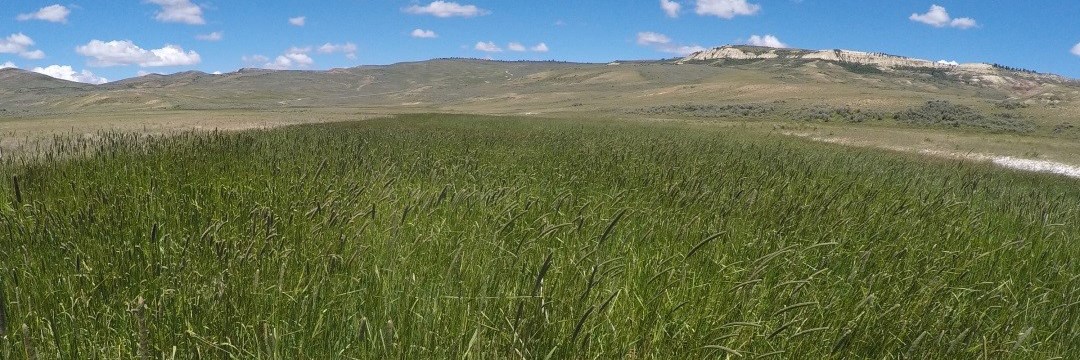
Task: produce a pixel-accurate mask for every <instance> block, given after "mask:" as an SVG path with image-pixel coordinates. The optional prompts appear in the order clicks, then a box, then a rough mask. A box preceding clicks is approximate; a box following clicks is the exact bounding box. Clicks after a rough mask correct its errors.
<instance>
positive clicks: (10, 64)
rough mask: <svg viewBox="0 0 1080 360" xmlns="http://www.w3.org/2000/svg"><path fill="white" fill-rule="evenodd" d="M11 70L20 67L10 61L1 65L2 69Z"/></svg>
mask: <svg viewBox="0 0 1080 360" xmlns="http://www.w3.org/2000/svg"><path fill="white" fill-rule="evenodd" d="M9 68H15V69H18V68H19V67H18V66H15V63H13V62H10V61H8V62H6V63H3V64H0V69H9Z"/></svg>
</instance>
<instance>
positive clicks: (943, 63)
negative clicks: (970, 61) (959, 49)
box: [937, 60, 960, 66]
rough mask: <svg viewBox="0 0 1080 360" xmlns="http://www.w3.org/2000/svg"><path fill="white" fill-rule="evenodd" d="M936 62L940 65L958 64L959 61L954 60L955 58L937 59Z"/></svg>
mask: <svg viewBox="0 0 1080 360" xmlns="http://www.w3.org/2000/svg"><path fill="white" fill-rule="evenodd" d="M937 63H938V64H941V65H950V66H958V65H960V63H958V62H956V61H955V60H938V62H937Z"/></svg>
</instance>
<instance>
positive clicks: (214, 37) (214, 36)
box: [195, 31, 225, 41]
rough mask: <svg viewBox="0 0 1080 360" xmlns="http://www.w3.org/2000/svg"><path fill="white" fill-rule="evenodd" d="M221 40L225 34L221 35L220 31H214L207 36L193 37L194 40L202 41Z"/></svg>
mask: <svg viewBox="0 0 1080 360" xmlns="http://www.w3.org/2000/svg"><path fill="white" fill-rule="evenodd" d="M223 38H225V33H222V32H220V31H215V32H212V33H209V34H199V35H195V39H197V40H202V41H221V39H223Z"/></svg>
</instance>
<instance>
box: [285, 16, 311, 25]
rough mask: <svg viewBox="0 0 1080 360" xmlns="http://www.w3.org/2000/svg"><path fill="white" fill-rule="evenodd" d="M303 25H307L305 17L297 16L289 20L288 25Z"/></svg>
mask: <svg viewBox="0 0 1080 360" xmlns="http://www.w3.org/2000/svg"><path fill="white" fill-rule="evenodd" d="M304 24H307V16H297V17H294V18H289V25H292V26H304Z"/></svg>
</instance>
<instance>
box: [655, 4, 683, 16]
mask: <svg viewBox="0 0 1080 360" xmlns="http://www.w3.org/2000/svg"><path fill="white" fill-rule="evenodd" d="M660 8H661V9H664V13H665V14H667V16H668V17H670V18H677V17H679V10H682V4H679V3H677V2H675V1H672V0H660Z"/></svg>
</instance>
